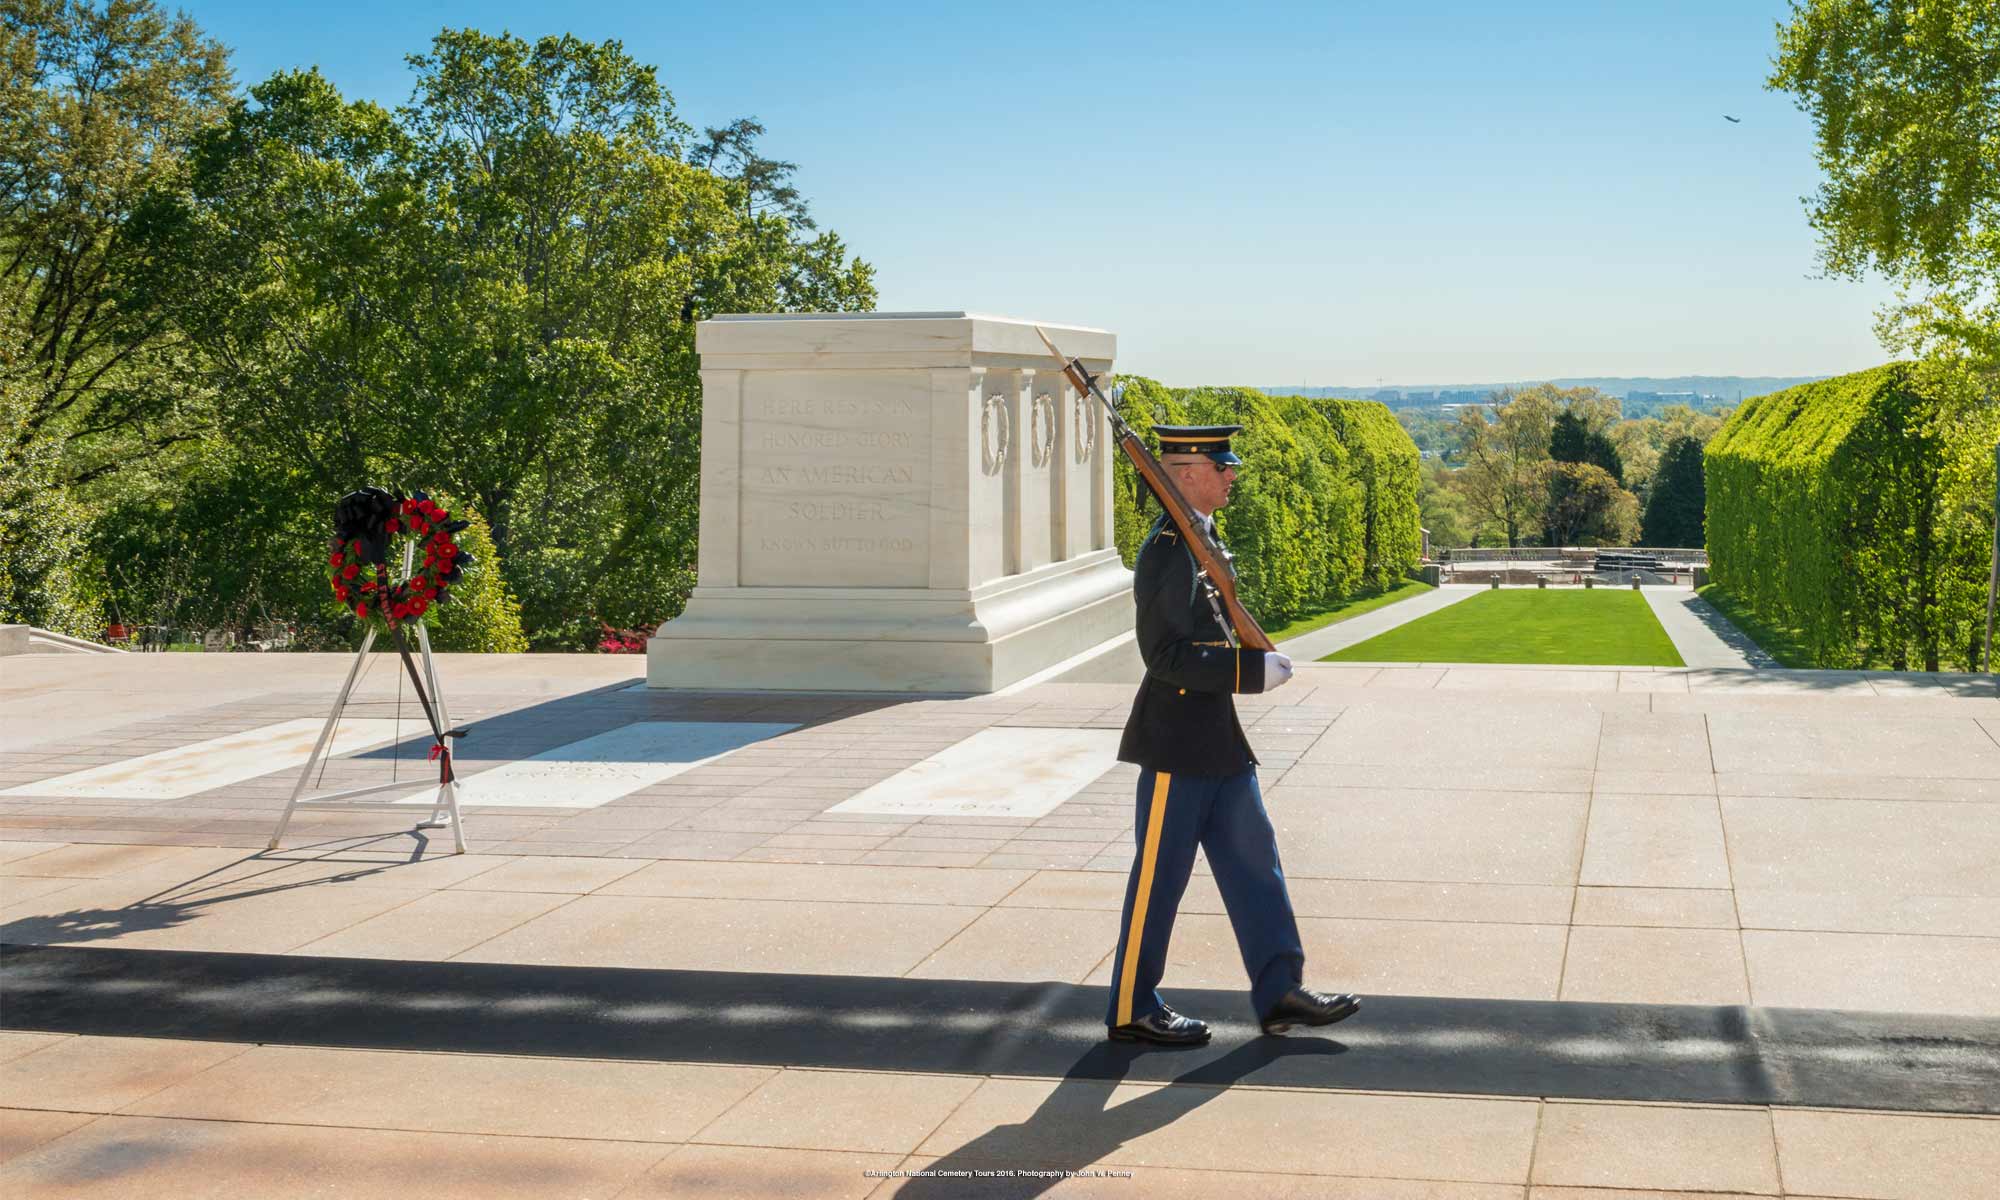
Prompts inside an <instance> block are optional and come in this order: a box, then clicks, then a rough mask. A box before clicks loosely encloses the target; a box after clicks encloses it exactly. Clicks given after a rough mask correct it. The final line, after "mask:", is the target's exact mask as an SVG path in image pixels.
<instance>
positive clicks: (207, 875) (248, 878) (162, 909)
mask: <svg viewBox="0 0 2000 1200" xmlns="http://www.w3.org/2000/svg"><path fill="white" fill-rule="evenodd" d="M406 837H407V838H411V839H413V840H414V841H415V843H416V844H415V845H414V846H413V847H412V848H411V850H410V853H409V855H408V857H402V856H401V852H400V851H397V855H398V856H397V857H394V858H383V857H368V858H349V857H343V855H351V854H357V853H360V852H362V851H367V850H371V849H373V850H375V852H376V853H378V854H379V853H380V849H381V847H379V844H380V843H384V842H390V841H399V840H401V839H403V838H406ZM429 849H430V839H429V838H428V837H425V836H424V834H423V833H422V831H420V830H417V831H400V832H397V833H394V834H386V835H380V836H374V837H368V838H363V839H360V840H356V839H352V838H342V839H340V840H338V841H329V842H319V843H314V844H308V845H304V846H297V847H293V848H292V849H290V850H266V851H261V852H258V853H256V854H251V855H247V856H245V857H243V858H240V859H238V860H236V861H235V862H232V863H224V864H223V865H221V866H219V867H216V868H214V869H213V870H210V871H205V872H203V873H202V874H200V875H197V876H195V877H194V878H192V879H188V880H183V881H181V882H179V883H172V884H168V885H167V886H166V887H163V888H161V889H160V890H159V891H156V892H154V893H153V894H152V895H150V896H145V897H143V898H141V899H138V900H134V901H133V902H132V903H130V904H127V905H125V906H124V907H122V908H79V909H72V910H71V911H69V912H63V913H48V914H41V915H31V916H24V917H17V918H16V919H14V920H12V921H9V922H7V923H6V924H5V925H0V942H9V943H12V944H15V945H28V946H46V945H55V944H68V945H74V944H76V943H79V942H94V941H101V940H104V939H106V938H117V937H122V936H124V935H126V934H130V933H144V932H148V931H151V930H155V929H176V928H179V927H180V926H182V925H185V924H187V923H188V922H190V921H192V920H194V919H196V918H197V917H200V916H202V915H203V913H204V911H205V910H207V909H210V908H213V907H214V906H216V905H219V904H227V903H228V902H230V901H232V900H248V899H251V898H254V897H257V896H270V895H275V894H277V893H279V892H290V891H296V890H298V889H300V888H308V887H320V886H322V885H325V884H334V883H352V882H354V881H355V880H357V879H365V878H367V877H369V876H371V875H380V874H381V873H383V872H384V871H393V870H396V869H397V868H399V867H407V866H410V865H412V864H414V863H418V862H421V861H423V858H424V855H425V852H426V851H428V850H429ZM315 867H324V868H327V869H325V870H315V869H314V868H315ZM301 868H303V869H304V871H305V877H304V878H292V879H283V878H280V876H282V875H288V874H289V875H298V874H299V872H300V869H301ZM58 895H59V894H58Z"/></svg>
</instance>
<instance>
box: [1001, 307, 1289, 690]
mask: <svg viewBox="0 0 2000 1200" xmlns="http://www.w3.org/2000/svg"><path fill="white" fill-rule="evenodd" d="M1035 332H1036V333H1037V334H1039V335H1040V336H1041V339H1042V344H1043V345H1044V346H1047V347H1048V348H1049V353H1050V354H1053V355H1055V356H1056V361H1057V362H1060V363H1061V364H1062V365H1063V368H1062V370H1063V375H1064V376H1065V377H1067V378H1068V379H1069V383H1070V386H1071V387H1073V388H1075V389H1076V390H1077V394H1078V395H1081V396H1095V397H1096V398H1097V402H1098V403H1099V404H1102V405H1103V406H1104V411H1105V413H1106V414H1107V415H1108V416H1109V417H1110V418H1111V431H1112V433H1113V434H1115V435H1116V436H1117V438H1118V448H1119V449H1120V450H1122V451H1124V452H1125V457H1126V458H1128V459H1130V460H1132V468H1133V469H1134V470H1136V471H1137V472H1139V478H1140V480H1142V481H1143V482H1144V483H1145V485H1146V487H1147V489H1148V490H1149V491H1151V492H1152V493H1153V495H1154V497H1155V498H1156V499H1158V500H1159V502H1160V507H1161V508H1163V509H1165V510H1166V513H1167V519H1168V520H1170V521H1172V522H1173V523H1174V528H1176V529H1178V530H1179V531H1180V535H1181V541H1182V542H1183V543H1184V544H1185V545H1186V546H1187V548H1188V552H1189V553H1190V554H1193V555H1194V567H1195V573H1196V577H1197V581H1198V582H1200V583H1201V584H1202V586H1203V587H1205V588H1207V589H1208V593H1209V597H1210V599H1212V600H1213V601H1215V603H1216V605H1217V607H1218V608H1219V609H1220V610H1221V612H1222V615H1223V617H1224V618H1225V619H1226V620H1227V621H1228V622H1229V624H1230V625H1231V626H1233V627H1234V632H1235V635H1236V642H1237V645H1239V646H1240V647H1242V648H1243V649H1245V650H1264V651H1271V650H1276V649H1277V646H1276V645H1275V644H1273V643H1272V641H1271V638H1270V635H1269V634H1266V633H1265V632H1264V629H1263V627H1262V626H1261V625H1259V624H1257V618H1255V617H1253V616H1251V615H1250V610H1249V609H1247V608H1244V607H1243V602H1242V601H1241V600H1239V599H1237V597H1236V576H1235V575H1234V574H1233V573H1231V571H1230V569H1229V561H1228V559H1226V558H1225V557H1224V556H1223V553H1222V547H1221V545H1219V544H1218V543H1217V542H1216V541H1215V539H1214V538H1213V537H1211V536H1210V534H1209V532H1208V527H1207V526H1206V525H1204V524H1202V523H1200V522H1198V521H1196V520H1195V518H1194V509H1192V508H1190V507H1189V506H1188V502H1187V500H1186V498H1185V497H1183V496H1182V495H1181V490H1180V488H1179V487H1177V486H1175V484H1174V481H1173V479H1172V478H1171V477H1170V476H1169V475H1168V474H1167V469H1166V467H1165V466H1164V465H1162V464H1161V462H1160V460H1159V459H1158V458H1156V457H1154V455H1153V452H1152V451H1151V450H1150V449H1148V448H1147V446H1146V443H1145V442H1144V441H1143V440H1141V439H1140V437H1139V432H1138V431H1137V430H1135V429H1133V428H1132V426H1131V425H1129V424H1127V423H1126V421H1125V418H1123V417H1121V416H1119V415H1118V409H1117V407H1116V406H1115V405H1113V404H1112V403H1111V401H1110V400H1109V399H1108V398H1106V396H1105V395H1104V393H1103V392H1102V391H1099V390H1098V387H1097V379H1096V377H1095V376H1093V375H1091V374H1090V372H1088V371H1086V370H1084V369H1083V360H1082V359H1076V358H1066V357H1064V355H1063V352H1062V351H1060V350H1058V349H1056V344H1055V343H1054V342H1052V341H1050V340H1049V335H1048V334H1046V333H1043V332H1042V331H1041V329H1040V328H1039V327H1038V328H1037V329H1036V330H1035Z"/></svg>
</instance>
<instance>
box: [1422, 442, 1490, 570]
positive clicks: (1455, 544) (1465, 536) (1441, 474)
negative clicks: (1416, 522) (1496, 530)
mask: <svg viewBox="0 0 2000 1200" xmlns="http://www.w3.org/2000/svg"><path fill="white" fill-rule="evenodd" d="M1451 476H1452V471H1451V469H1450V468H1449V467H1446V466H1445V465H1444V464H1443V463H1440V462H1437V461H1435V460H1433V461H1430V462H1426V463H1425V464H1424V469H1423V470H1422V471H1421V472H1420V473H1419V474H1418V477H1417V511H1418V512H1419V513H1420V514H1421V515H1422V517H1421V519H1422V521H1423V527H1424V528H1425V529H1428V530H1430V531H1431V552H1432V553H1433V554H1436V553H1437V552H1438V551H1441V550H1455V549H1458V548H1459V547H1462V546H1470V545H1471V544H1472V539H1473V535H1474V533H1475V532H1476V530H1475V526H1474V523H1473V520H1472V518H1471V516H1470V515H1469V514H1468V513H1467V512H1466V510H1465V500H1464V498H1463V497H1462V496H1461V495H1460V494H1459V491H1458V489H1457V488H1455V487H1453V486H1452V484H1451Z"/></svg>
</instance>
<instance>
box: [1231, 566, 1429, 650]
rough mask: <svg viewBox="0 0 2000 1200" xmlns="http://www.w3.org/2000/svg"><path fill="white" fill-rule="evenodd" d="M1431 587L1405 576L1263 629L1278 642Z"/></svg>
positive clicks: (1356, 615) (1423, 591)
mask: <svg viewBox="0 0 2000 1200" xmlns="http://www.w3.org/2000/svg"><path fill="white" fill-rule="evenodd" d="M1432 590H1434V589H1433V588H1432V587H1431V585H1430V584H1428V583H1419V582H1418V581H1416V580H1414V579H1405V580H1403V581H1401V582H1400V583H1397V584H1395V585H1394V586H1392V587H1388V588H1385V589H1383V590H1382V591H1379V592H1357V593H1355V594H1354V595H1352V596H1349V597H1348V598H1347V599H1345V600H1342V601H1341V602H1340V603H1338V604H1336V605H1334V606H1333V607H1332V608H1329V609H1327V610H1326V611H1325V612H1316V613H1312V614H1309V615H1307V616H1303V617H1300V618H1299V619H1298V620H1296V621H1293V622H1292V623H1291V624H1289V625H1286V626H1284V627H1282V628H1279V629H1266V630H1265V631H1264V632H1265V633H1268V634H1270V635H1271V640H1272V641H1274V642H1281V641H1284V640H1285V639H1286V638H1295V637H1297V636H1299V635H1300V634H1302V633H1311V632H1312V631H1313V630H1315V629H1324V628H1326V627H1327V626H1328V625H1333V624H1337V623H1338V622H1341V621H1345V620H1347V619H1348V618H1349V617H1358V616H1360V615H1361V614H1362V613H1365V612H1374V611H1375V610H1376V609H1378V608H1381V607H1382V606H1383V605H1385V604H1394V603H1395V602H1396V601H1398V600H1408V599H1410V598H1411V597H1412V596H1418V595H1422V594H1423V593H1425V592H1428V591H1432Z"/></svg>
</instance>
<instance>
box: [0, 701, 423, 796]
mask: <svg viewBox="0 0 2000 1200" xmlns="http://www.w3.org/2000/svg"><path fill="white" fill-rule="evenodd" d="M399 726H400V729H401V732H402V733H403V734H405V735H409V736H415V735H416V734H417V733H419V732H421V731H422V726H423V723H422V722H421V721H402V722H397V721H385V720H383V719H381V718H379V717H343V718H342V719H341V722H340V725H339V727H338V728H336V729H335V730H334V734H333V749H332V754H333V755H335V756H338V755H342V754H348V753H351V752H353V751H355V750H363V749H366V748H367V747H369V746H378V745H381V744H382V743H384V742H392V741H394V740H396V737H397V731H398V728H399ZM325 727H326V718H325V717H299V718H298V719H296V720H291V721H280V722H278V723H277V724H275V725H264V726H260V727H258V728H256V729H250V730H245V731H244V732H242V733H232V734H228V735H226V736H223V737H219V738H210V739H208V740H207V741H205V742H196V743H194V744H193V745H190V746H180V747H178V748H176V749H173V750H162V751H160V752H159V753H157V754H147V755H144V756H142V757H140V758H128V759H125V760H124V761H122V762H115V763H105V764H103V765H102V766H96V767H91V768H89V769H87V770H83V771H72V772H70V773H69V774H67V775H58V776H56V777H55V778H54V779H44V780H41V781H39V782H36V783H24V784H22V785H21V786H19V787H13V788H8V789H7V790H6V791H4V792H0V796H87V797H91V798H95V799H118V800H179V799H181V798H183V797H186V796H192V795H194V794H196V793H197V792H206V791H208V790H210V789H212V788H219V787H225V786H227V785H229V784H232V783H242V782H243V781H244V780H246V779H255V778H257V777H258V776H260V775H269V774H271V773H273V772H275V771H290V770H295V769H297V768H298V767H301V766H303V765H305V761H306V759H308V758H310V757H312V748H313V743H314V742H316V741H318V740H319V733H320V730H321V729H324V728H325Z"/></svg>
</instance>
